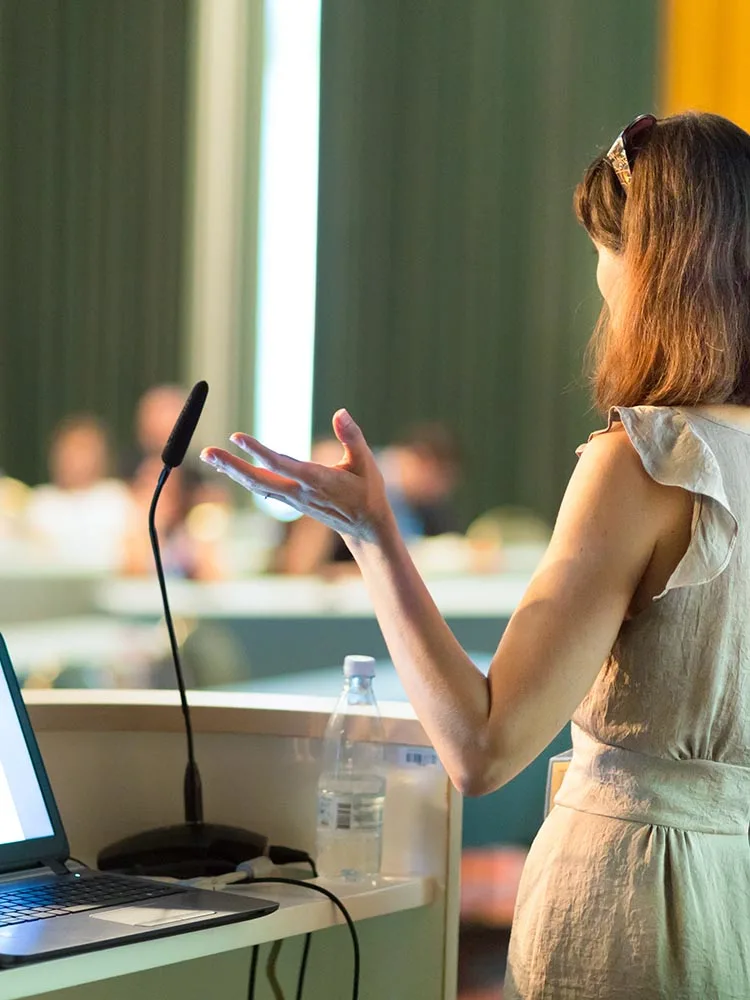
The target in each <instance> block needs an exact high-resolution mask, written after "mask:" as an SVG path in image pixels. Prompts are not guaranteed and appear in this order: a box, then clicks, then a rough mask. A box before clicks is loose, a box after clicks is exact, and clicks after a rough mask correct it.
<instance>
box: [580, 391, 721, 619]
mask: <svg viewBox="0 0 750 1000" xmlns="http://www.w3.org/2000/svg"><path fill="white" fill-rule="evenodd" d="M617 423H620V424H622V426H623V428H624V429H625V432H626V433H627V435H628V437H629V438H630V441H631V443H632V445H633V447H634V448H635V450H636V452H637V453H638V455H639V457H640V459H641V462H642V463H643V467H644V469H645V470H646V472H647V473H648V474H649V476H651V478H652V479H653V480H654V481H655V482H657V483H661V484H662V485H663V486H680V487H682V489H684V490H688V491H689V492H690V493H692V494H693V496H694V498H695V502H694V507H693V523H692V530H691V538H690V544H689V546H688V549H687V551H686V552H685V555H684V556H683V557H682V559H681V560H680V562H679V564H678V565H677V567H676V568H675V570H674V572H673V573H672V575H671V576H670V578H669V580H668V581H667V584H666V586H665V588H664V590H663V591H662V593H661V594H657V596H656V597H655V598H654V600H658V599H659V598H660V597H664V595H665V594H667V593H668V592H669V591H670V590H675V589H676V588H677V587H695V586H699V585H700V584H704V583H709V582H710V581H711V580H714V579H715V578H716V577H717V576H719V575H720V574H721V573H722V572H723V571H724V570H725V569H726V567H727V566H728V564H729V561H730V559H731V558H732V553H733V551H734V548H735V545H736V543H737V533H738V528H739V526H738V523H737V518H736V517H735V515H734V513H733V511H732V508H731V506H730V504H729V500H728V499H727V494H726V490H725V488H724V480H723V477H722V473H721V468H720V465H719V462H718V460H717V458H716V455H715V453H714V451H713V450H712V448H711V446H710V445H709V443H708V442H707V441H706V440H705V439H704V438H703V437H702V436H701V434H700V431H699V430H698V429H697V428H696V427H695V426H694V425H693V424H691V423H690V420H689V418H688V417H687V415H686V414H685V413H684V412H683V411H682V410H679V409H675V408H673V407H671V406H616V407H612V409H611V410H610V411H609V414H608V422H607V427H606V428H605V429H604V430H601V431H595V433H594V434H592V435H591V437H595V436H596V435H597V434H606V433H608V432H609V431H611V430H612V428H613V427H614V425H615V424H617ZM583 447H585V445H584V446H582V448H583ZM580 450H581V449H579V453H580Z"/></svg>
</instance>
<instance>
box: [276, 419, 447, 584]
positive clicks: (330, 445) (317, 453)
mask: <svg viewBox="0 0 750 1000" xmlns="http://www.w3.org/2000/svg"><path fill="white" fill-rule="evenodd" d="M376 457H377V460H378V465H379V466H380V469H381V471H382V472H383V475H384V477H385V482H386V489H387V492H388V498H389V500H390V504H391V507H392V509H393V512H394V514H395V516H396V521H397V523H398V526H399V530H400V532H401V534H402V535H403V537H404V539H405V540H406V542H407V543H408V542H410V541H415V540H416V539H418V538H432V537H434V536H435V535H442V534H445V533H447V532H454V531H459V530H460V525H459V521H458V518H457V516H456V514H455V512H454V511H453V509H452V507H451V506H450V497H451V495H452V494H453V492H454V490H455V488H456V486H457V485H458V481H459V473H460V469H461V458H460V451H459V447H458V444H457V442H456V440H455V438H454V436H453V435H452V433H451V432H450V431H449V430H448V429H447V428H446V427H444V426H443V425H442V424H434V423H427V424H419V425H416V426H414V427H412V428H410V429H409V430H408V431H407V432H406V433H405V434H404V435H403V436H402V437H400V438H399V439H398V441H397V442H396V443H395V444H393V445H390V446H389V447H387V448H383V449H382V450H381V451H379V452H378V453H377V456H376ZM340 459H341V445H340V444H339V442H338V441H336V440H335V439H326V440H324V441H318V442H317V443H316V444H315V445H313V449H312V461H313V462H319V463H321V464H323V465H334V464H336V462H338V461H339V460H340ZM273 568H274V569H275V570H276V572H279V573H289V574H298V575H303V574H311V573H323V574H324V575H326V576H331V575H334V576H336V575H339V574H341V573H346V572H357V567H356V563H355V562H354V560H353V559H352V556H351V554H350V552H349V549H348V548H347V547H346V545H345V543H344V541H343V539H342V538H341V536H340V535H339V534H337V533H336V532H334V531H331V529H330V528H327V527H326V526H325V525H323V524H321V523H320V522H319V521H316V520H314V519H313V518H310V517H301V518H299V520H297V521H292V522H291V523H290V524H289V525H288V526H287V532H286V537H285V539H284V541H283V542H282V544H281V545H280V547H279V549H278V551H277V553H276V557H275V559H274V565H273Z"/></svg>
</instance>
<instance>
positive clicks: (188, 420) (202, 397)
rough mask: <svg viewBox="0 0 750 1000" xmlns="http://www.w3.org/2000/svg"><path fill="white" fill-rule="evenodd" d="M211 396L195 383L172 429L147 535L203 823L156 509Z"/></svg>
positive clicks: (193, 807) (191, 812) (192, 797)
mask: <svg viewBox="0 0 750 1000" xmlns="http://www.w3.org/2000/svg"><path fill="white" fill-rule="evenodd" d="M207 396H208V382H196V383H195V385H194V386H193V388H192V390H191V392H190V395H189V396H188V398H187V400H186V401H185V405H184V406H183V408H182V412H181V413H180V415H179V417H178V418H177V422H176V423H175V425H174V427H173V428H172V433H171V434H170V435H169V439H168V440H167V443H166V444H165V445H164V451H162V453H161V460H162V462H163V463H164V468H163V469H162V470H161V473H160V475H159V480H158V482H157V484H156V489H155V490H154V495H153V497H152V499H151V507H150V508H149V512H148V533H149V537H150V538H151V549H152V551H153V554H154V563H155V564H156V576H157V579H158V581H159V590H160V591H161V600H162V605H163V607H164V620H165V622H166V624H167V632H168V633H169V645H170V647H171V650H172V660H173V662H174V669H175V674H176V675H177V689H178V691H179V692H180V705H181V706H182V717H183V719H184V720H185V735H186V736H187V757H188V759H187V767H186V768H185V782H184V797H185V822H186V823H202V822H203V791H202V788H201V776H200V771H199V770H198V765H197V764H196V762H195V744H194V742H193V723H192V719H191V718H190V706H189V705H188V700H187V692H186V690H185V675H184V674H183V672H182V662H181V660H180V647H179V644H178V642H177V636H176V635H175V630H174V622H173V620H172V611H171V609H170V607H169V596H168V594H167V582H166V580H165V578H164V567H163V565H162V561H161V549H160V547H159V535H158V533H157V531H156V508H157V506H158V503H159V497H160V496H161V493H162V490H163V489H164V486H165V484H166V482H167V479H169V474H170V472H171V471H172V469H176V468H178V466H180V465H181V464H182V460H183V459H184V457H185V454H186V452H187V450H188V448H189V447H190V442H191V441H192V439H193V434H194V433H195V428H196V427H197V426H198V421H199V420H200V416H201V413H202V412H203V407H204V406H205V403H206V397H207Z"/></svg>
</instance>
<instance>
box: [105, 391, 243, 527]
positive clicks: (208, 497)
mask: <svg viewBox="0 0 750 1000" xmlns="http://www.w3.org/2000/svg"><path fill="white" fill-rule="evenodd" d="M187 397H188V392H187V390H186V389H183V388H182V386H179V385H173V384H171V383H163V384H161V385H154V386H152V387H151V388H150V389H147V390H146V391H145V392H144V393H143V395H142V396H141V398H140V399H139V400H138V404H137V407H136V411H135V438H136V442H135V447H134V448H132V449H131V450H130V451H129V452H127V453H126V454H125V455H123V457H122V461H121V463H120V464H121V469H120V471H121V474H122V476H123V478H124V479H125V480H126V481H127V482H131V483H132V482H133V481H134V480H135V478H136V477H137V476H139V475H140V474H141V473H142V469H143V468H144V462H146V461H147V460H148V459H154V460H156V459H160V457H161V453H162V451H163V450H164V445H165V444H166V443H167V440H168V439H169V435H170V434H171V433H172V429H173V427H174V425H175V423H176V421H177V418H178V417H179V415H180V413H181V412H182V407H183V406H184V405H185V400H186V399H187ZM180 468H181V470H182V473H181V478H182V480H183V486H184V490H185V491H186V494H187V503H188V508H191V507H193V506H194V505H195V504H198V503H205V502H215V503H225V504H226V503H228V502H229V491H228V490H227V489H226V487H225V486H224V485H223V484H220V485H219V486H218V488H217V485H216V483H215V482H214V481H213V480H214V479H215V478H216V477H215V476H214V477H207V476H206V475H205V472H204V470H203V469H202V468H201V466H200V465H199V463H198V462H197V461H196V460H195V459H194V458H193V457H191V456H190V455H188V456H187V457H186V458H185V461H184V462H183V463H182V465H181V466H180ZM159 471H161V464H160V465H159V470H158V471H157V475H156V476H155V477H154V483H153V485H154V486H156V479H157V477H158V472H159ZM152 489H153V487H152Z"/></svg>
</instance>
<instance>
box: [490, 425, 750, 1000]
mask: <svg viewBox="0 0 750 1000" xmlns="http://www.w3.org/2000/svg"><path fill="white" fill-rule="evenodd" d="M618 420H619V421H621V422H622V424H623V426H624V428H625V430H626V431H627V434H628V436H629V437H630V440H631V441H632V443H633V445H634V446H635V448H636V450H637V452H638V454H639V455H640V457H641V460H642V462H643V465H644V467H645V469H646V470H647V472H648V473H649V475H651V476H652V477H653V478H654V479H655V480H656V481H657V482H660V483H664V484H668V485H675V486H682V487H683V488H684V489H686V490H689V491H690V492H692V493H693V494H694V496H695V508H694V515H693V532H692V540H691V542H690V545H689V548H688V551H687V553H686V554H685V556H684V558H683V559H682V561H681V562H680V564H679V566H678V567H677V569H676V570H675V572H674V573H673V575H672V577H671V578H670V580H669V582H668V583H667V586H666V588H665V590H664V592H663V593H662V594H660V595H659V596H658V597H657V598H655V599H654V602H653V604H652V605H651V606H650V607H649V608H648V609H647V610H646V611H644V612H643V613H641V614H640V615H638V616H636V617H635V618H633V619H630V620H628V621H626V622H625V623H624V624H623V626H622V629H621V631H620V634H619V636H618V639H617V642H616V644H615V646H614V649H613V651H612V654H611V656H610V658H609V660H608V661H607V662H606V663H605V665H604V667H603V668H602V670H601V672H600V674H599V676H598V677H597V679H596V681H595V683H594V685H593V687H592V689H591V691H590V692H589V694H588V695H587V696H586V698H585V699H584V701H583V702H582V703H581V705H580V706H579V708H578V710H577V711H576V713H575V715H574V716H573V727H572V729H573V744H574V754H573V760H572V762H571V766H570V768H569V770H568V772H567V774H566V776H565V778H564V780H563V784H562V786H561V789H560V791H559V792H558V794H557V796H556V798H555V805H554V807H553V809H552V811H551V812H550V814H549V816H548V817H547V819H546V820H545V822H544V824H543V826H542V828H541V830H540V832H539V834H538V835H537V837H536V840H535V841H534V843H533V845H532V848H531V851H530V853H529V857H528V861H527V863H526V867H525V869H524V873H523V877H522V880H521V887H520V890H519V896H518V902H517V905H516V913H515V918H514V922H513V930H512V934H511V943H510V954H509V959H508V973H507V977H506V986H505V1000H515V998H523V1000H542V998H545V1000H547V998H549V1000H656V998H669V1000H750V843H749V841H748V821H749V820H750V431H748V432H745V431H743V430H738V429H737V428H734V427H731V426H730V425H728V424H725V423H722V422H721V421H719V420H716V419H715V418H714V417H709V416H708V415H706V414H704V413H702V412H701V411H700V410H692V409H673V408H670V407H650V406H638V407H633V408H631V409H625V408H621V409H618V410H613V411H612V413H611V414H610V420H609V427H610V428H611V426H612V424H613V423H614V422H615V421H618ZM608 430H609V428H608ZM599 433H606V431H603V432H599ZM585 627H586V622H585V619H582V621H581V628H585Z"/></svg>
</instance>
